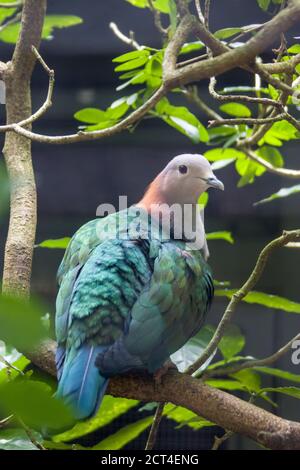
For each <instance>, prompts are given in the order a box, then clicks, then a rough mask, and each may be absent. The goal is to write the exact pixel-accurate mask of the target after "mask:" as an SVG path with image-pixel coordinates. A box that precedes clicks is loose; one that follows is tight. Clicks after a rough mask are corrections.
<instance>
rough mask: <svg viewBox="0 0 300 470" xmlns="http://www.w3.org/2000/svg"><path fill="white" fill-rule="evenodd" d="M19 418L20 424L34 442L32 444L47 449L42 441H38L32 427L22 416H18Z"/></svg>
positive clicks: (40, 448)
mask: <svg viewBox="0 0 300 470" xmlns="http://www.w3.org/2000/svg"><path fill="white" fill-rule="evenodd" d="M17 420H18V421H19V423H20V425H21V426H22V428H23V429H24V431H25V432H26V434H27V436H28V438H29V440H30V441H31V442H32V444H33V445H34V446H35V447H37V448H38V449H39V450H47V449H46V448H45V447H44V446H43V444H41V443H40V442H38V441H37V440H36V438H35V437H34V434H33V432H32V431H31V429H30V428H29V427H28V426H27V425H26V424H25V423H24V421H23V420H22V419H21V418H20V417H17Z"/></svg>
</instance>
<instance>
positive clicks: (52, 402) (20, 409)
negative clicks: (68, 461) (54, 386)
mask: <svg viewBox="0 0 300 470" xmlns="http://www.w3.org/2000/svg"><path fill="white" fill-rule="evenodd" d="M0 408H1V411H2V412H4V413H5V414H16V415H17V416H19V417H20V418H21V419H22V420H23V421H24V422H25V423H26V424H27V425H28V426H29V427H32V428H34V429H41V428H42V427H43V428H45V427H46V428H48V429H53V430H55V429H57V430H58V429H59V428H60V427H67V426H71V425H72V424H73V423H74V419H73V417H72V415H71V412H70V411H69V410H68V408H67V407H66V406H65V405H64V404H63V403H62V402H61V401H59V400H57V399H55V398H54V397H53V396H52V390H51V388H50V387H49V386H48V385H46V384H45V383H44V382H38V381H33V380H26V378H25V379H22V380H21V379H19V380H13V381H10V382H7V383H5V384H2V385H1V387H0Z"/></svg>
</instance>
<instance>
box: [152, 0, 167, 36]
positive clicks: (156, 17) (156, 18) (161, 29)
mask: <svg viewBox="0 0 300 470" xmlns="http://www.w3.org/2000/svg"><path fill="white" fill-rule="evenodd" d="M148 2H149V6H150V9H151V11H152V13H153V16H154V24H155V26H156V28H157V29H158V31H159V32H160V34H162V36H163V38H164V39H165V38H166V37H168V30H167V29H166V28H164V27H163V25H162V22H161V14H160V12H159V11H158V10H157V9H156V8H155V6H154V4H153V0H148Z"/></svg>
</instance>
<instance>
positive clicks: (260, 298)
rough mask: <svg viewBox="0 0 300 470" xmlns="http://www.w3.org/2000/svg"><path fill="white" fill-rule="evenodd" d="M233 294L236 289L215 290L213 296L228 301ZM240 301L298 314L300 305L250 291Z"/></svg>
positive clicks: (282, 298)
mask: <svg viewBox="0 0 300 470" xmlns="http://www.w3.org/2000/svg"><path fill="white" fill-rule="evenodd" d="M235 292H236V289H217V290H216V291H215V295H216V296H218V297H228V298H229V299H230V298H231V297H232V296H233V294H234V293H235ZM242 300H243V302H247V303H248V304H258V305H263V306H264V307H269V308H274V309H278V310H284V311H285V312H290V313H300V303H297V302H293V301H292V300H289V299H286V298H284V297H279V296H278V295H272V294H266V293H265V292H258V291H251V292H249V294H247V295H246V297H244V298H243V299H242Z"/></svg>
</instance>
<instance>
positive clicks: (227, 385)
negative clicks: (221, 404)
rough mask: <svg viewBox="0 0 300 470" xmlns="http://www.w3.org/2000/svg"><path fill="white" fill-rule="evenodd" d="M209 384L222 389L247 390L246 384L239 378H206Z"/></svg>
mask: <svg viewBox="0 0 300 470" xmlns="http://www.w3.org/2000/svg"><path fill="white" fill-rule="evenodd" d="M205 383H206V384H207V385H210V386H211V387H214V388H219V389H221V390H245V386H244V385H243V384H242V383H241V382H239V381H238V380H230V379H208V380H205Z"/></svg>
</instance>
